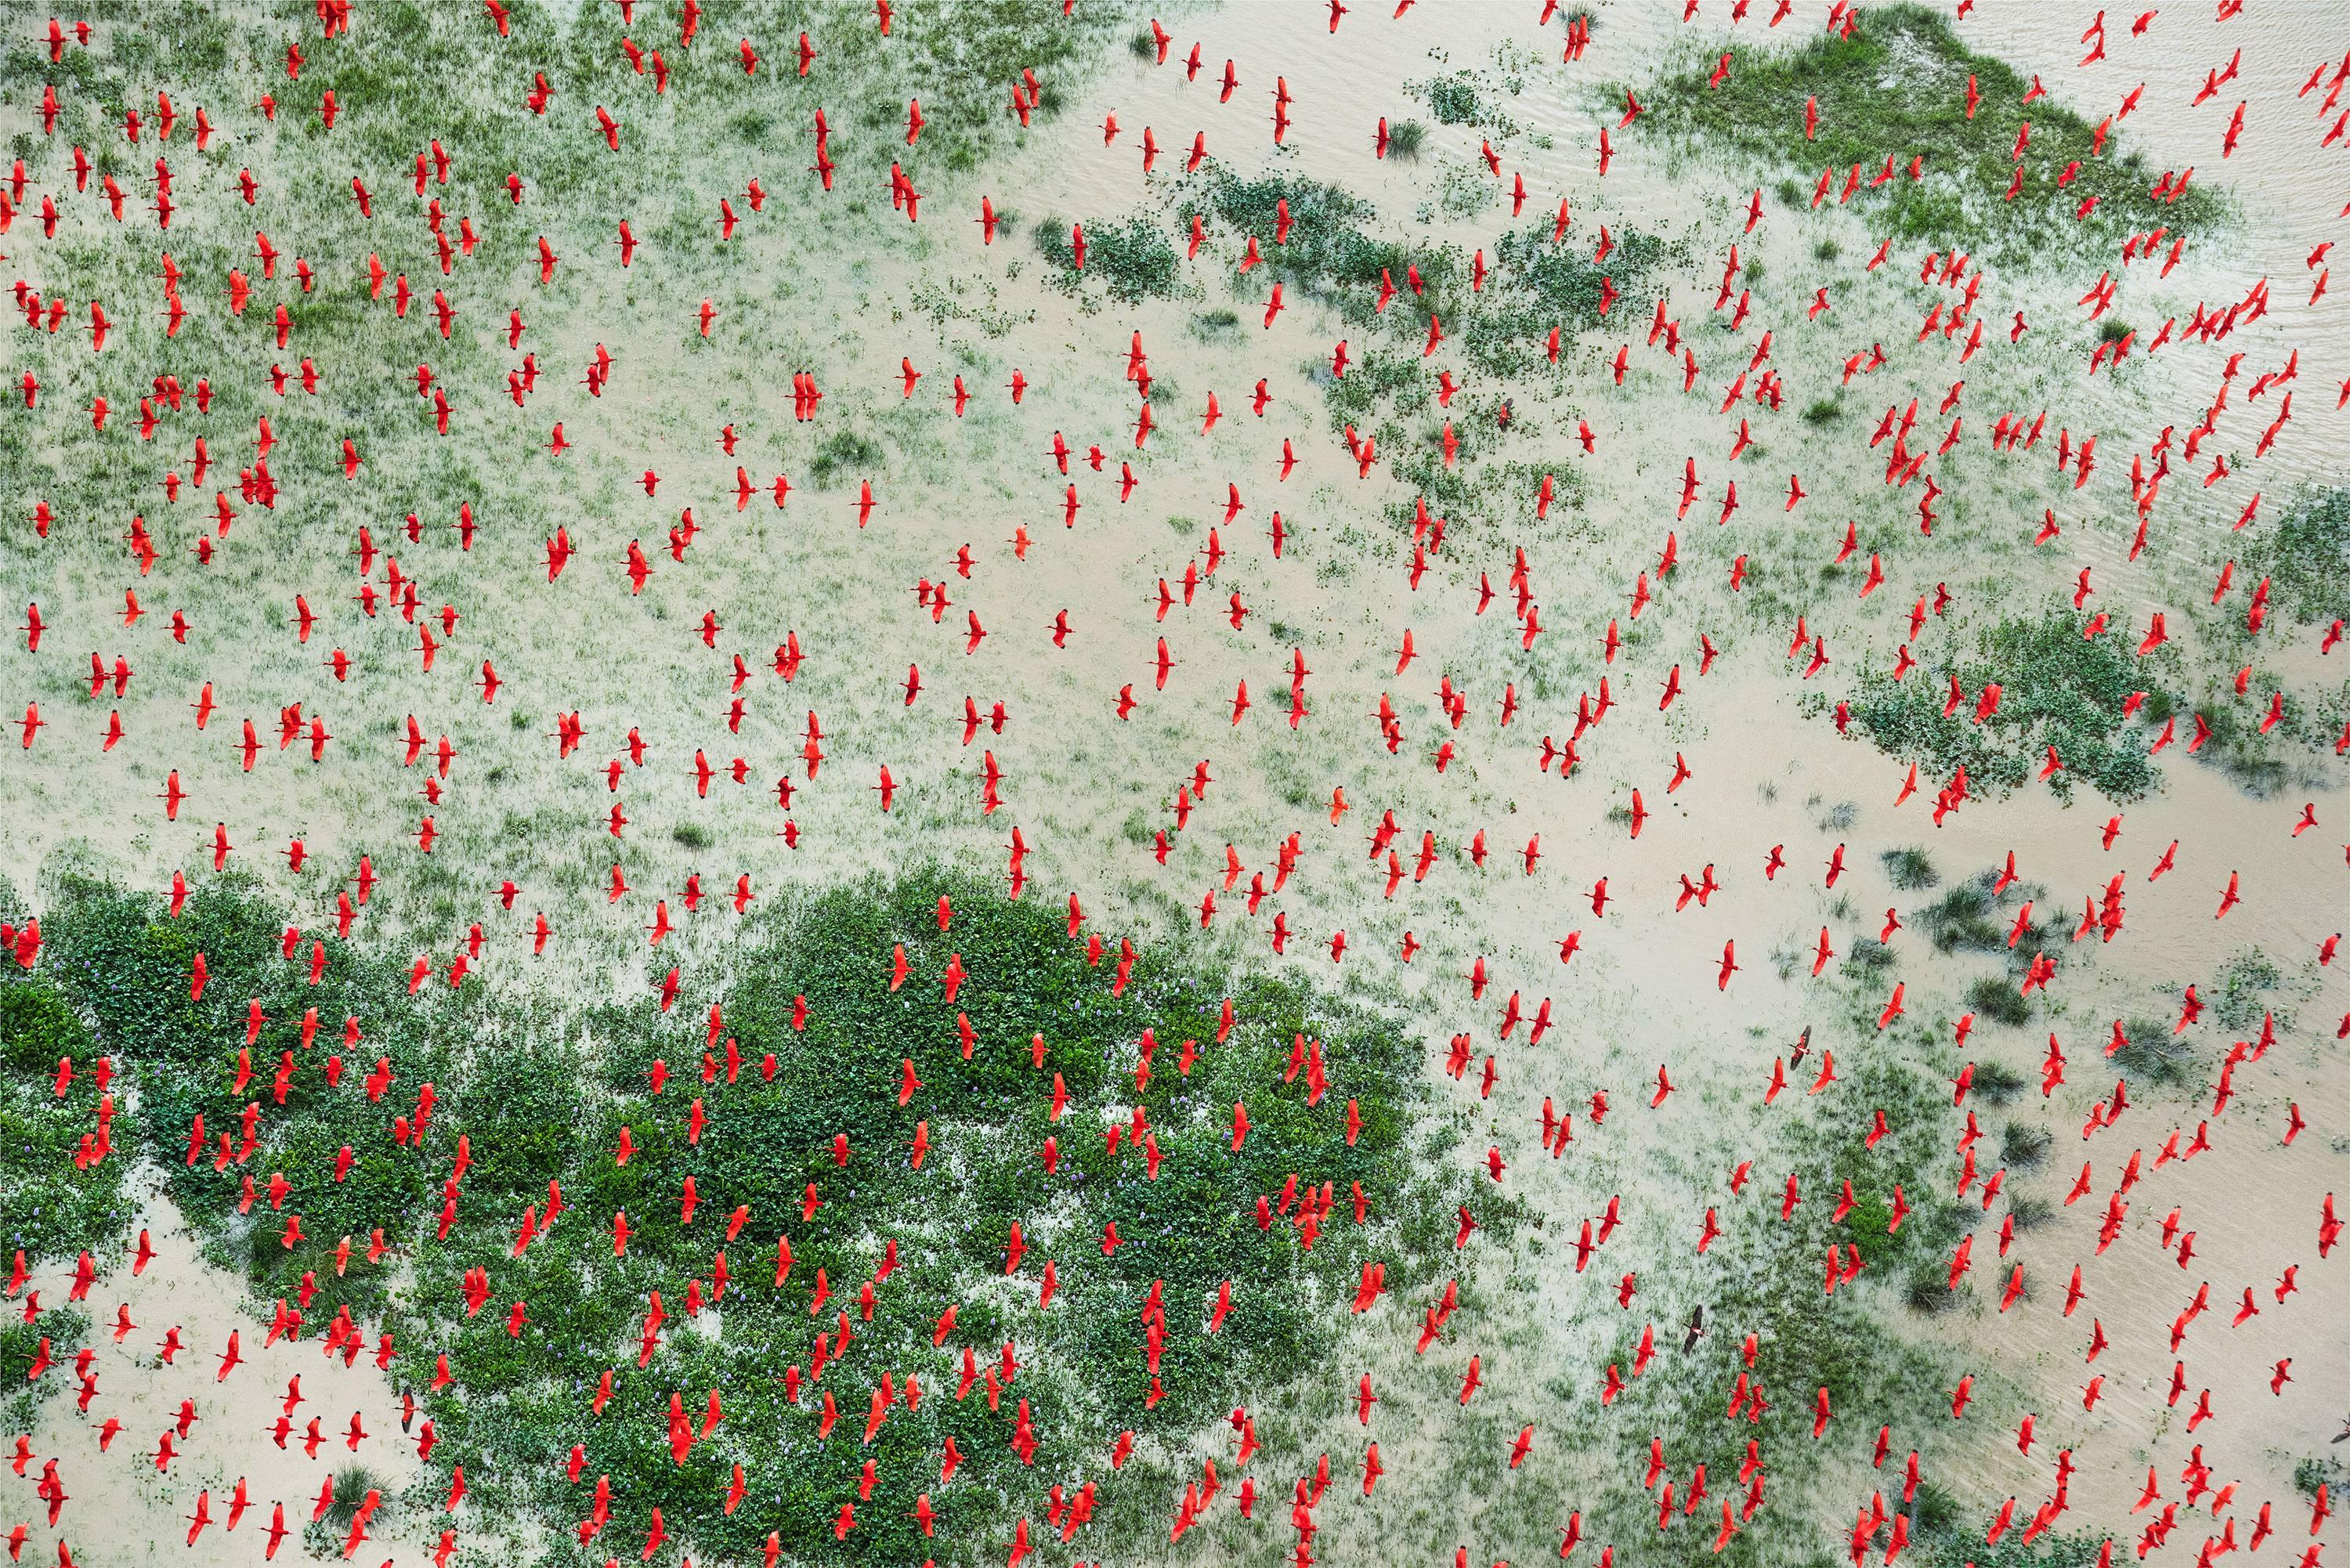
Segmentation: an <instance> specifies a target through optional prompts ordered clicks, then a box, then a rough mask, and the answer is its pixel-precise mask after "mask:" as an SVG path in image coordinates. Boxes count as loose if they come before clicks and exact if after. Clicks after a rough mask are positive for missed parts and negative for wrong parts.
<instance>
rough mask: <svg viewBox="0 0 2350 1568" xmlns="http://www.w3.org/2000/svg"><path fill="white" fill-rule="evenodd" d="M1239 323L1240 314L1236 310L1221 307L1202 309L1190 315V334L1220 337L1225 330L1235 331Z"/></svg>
mask: <svg viewBox="0 0 2350 1568" xmlns="http://www.w3.org/2000/svg"><path fill="white" fill-rule="evenodd" d="M1240 324H1241V316H1240V312H1239V311H1237V310H1226V309H1223V308H1222V307H1219V308H1217V309H1214V310H1203V311H1201V312H1200V314H1199V315H1197V316H1194V317H1191V336H1193V337H1222V336H1223V335H1224V334H1225V333H1227V332H1232V331H1237V330H1238V329H1239V327H1240Z"/></svg>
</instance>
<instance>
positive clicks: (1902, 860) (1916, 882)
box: [1879, 844, 1942, 893]
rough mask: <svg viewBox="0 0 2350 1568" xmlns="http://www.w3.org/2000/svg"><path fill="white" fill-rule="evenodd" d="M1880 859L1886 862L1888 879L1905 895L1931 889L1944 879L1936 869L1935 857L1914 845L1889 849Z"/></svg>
mask: <svg viewBox="0 0 2350 1568" xmlns="http://www.w3.org/2000/svg"><path fill="white" fill-rule="evenodd" d="M1879 858H1881V859H1882V860H1883V861H1884V862H1885V875H1886V877H1887V879H1888V880H1889V881H1891V882H1892V884H1893V885H1894V886H1895V887H1896V888H1900V889H1901V890H1902V891H1903V892H1905V893H1914V892H1916V891H1918V889H1919V888H1931V887H1933V886H1935V885H1936V884H1938V883H1939V882H1940V881H1941V879H1942V876H1941V873H1940V872H1939V871H1937V870H1935V869H1934V857H1932V856H1930V855H1929V854H1927V853H1926V851H1925V850H1923V849H1921V848H1919V847H1918V846H1916V845H1914V844H1913V845H1908V846H1905V847H1903V848H1899V849H1888V850H1887V851H1886V852H1885V853H1884V855H1883V856H1881V857H1879Z"/></svg>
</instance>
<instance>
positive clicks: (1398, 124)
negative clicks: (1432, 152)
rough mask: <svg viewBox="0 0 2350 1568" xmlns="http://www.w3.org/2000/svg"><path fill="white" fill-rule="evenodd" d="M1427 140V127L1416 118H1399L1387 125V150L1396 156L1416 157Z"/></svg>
mask: <svg viewBox="0 0 2350 1568" xmlns="http://www.w3.org/2000/svg"><path fill="white" fill-rule="evenodd" d="M1426 140H1428V127H1427V126H1425V125H1423V124H1421V123H1420V122H1419V120H1416V119H1399V120H1395V121H1392V122H1391V123H1390V124H1389V125H1388V152H1389V153H1391V154H1393V155H1394V156H1395V157H1398V158H1417V157H1419V150H1420V146H1421V144H1422V143H1423V142H1425V141H1426Z"/></svg>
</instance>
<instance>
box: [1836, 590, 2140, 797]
mask: <svg viewBox="0 0 2350 1568" xmlns="http://www.w3.org/2000/svg"><path fill="white" fill-rule="evenodd" d="M1953 675H1955V676H1956V677H1957V679H1958V681H1959V684H1960V687H1961V688H1962V689H1963V691H1964V693H1965V697H1964V700H1963V701H1960V703H1959V704H1958V705H1957V706H1956V708H1955V709H1952V710H1951V711H1948V712H1945V711H1944V710H1945V709H1946V708H1949V707H1950V701H1949V687H1950V677H1951V676H1953ZM2142 683H2144V684H2151V680H2150V677H2149V676H2148V675H2147V673H2146V671H2145V670H2143V669H2142V667H2141V664H2140V662H2139V661H2138V660H2137V659H2135V658H2134V657H2133V656H2132V654H2131V652H2130V650H2129V649H2127V648H2126V646H2124V642H2123V639H2122V638H2121V637H2119V636H2117V635H2115V634H2113V633H2110V632H2109V633H2107V634H2106V635H2105V636H2102V637H2098V638H2095V639H2089V638H2084V637H2083V636H2082V635H2081V624H2080V621H2079V619H2078V618H2076V617H2074V616H2072V615H2070V614H2069V613H2067V612H2065V611H2064V610H2063V609H2061V608H2058V607H2054V606H2051V607H2048V608H2046V609H2044V610H2043V611H2041V612H2040V613H2038V614H2033V615H2014V616H2008V617H2004V618H2002V619H2000V620H1999V621H1998V622H1996V623H1995V624H1993V625H1992V626H1991V627H1990V628H1988V629H1986V630H1984V631H1982V632H1981V633H1980V634H1979V635H1978V636H1977V638H1976V642H1975V649H1974V651H1973V653H1972V655H1971V656H1970V657H1966V658H1962V659H1957V660H1940V661H1937V660H1933V659H1928V660H1926V661H1925V662H1923V663H1922V664H1921V665H1920V667H1919V668H1918V669H1917V670H1912V671H1911V672H1910V673H1909V675H1908V679H1906V680H1898V681H1897V680H1894V679H1893V678H1892V677H1891V676H1890V675H1889V674H1888V673H1887V672H1885V671H1882V670H1873V671H1871V672H1870V673H1869V674H1867V675H1865V676H1863V677H1862V678H1861V681H1860V685H1859V688H1858V690H1857V691H1855V693H1854V695H1853V698H1852V709H1851V711H1852V718H1853V722H1854V723H1855V725H1856V727H1857V728H1858V730H1859V731H1860V732H1861V733H1862V734H1864V735H1866V737H1868V738H1869V739H1870V740H1872V741H1874V742H1876V743H1877V746H1878V747H1879V748H1880V749H1881V750H1883V751H1885V752H1887V753H1889V754H1891V755H1893V756H1895V757H1899V758H1905V759H1907V760H1909V761H1912V762H1915V763H1918V764H1919V767H1920V768H1921V770H1924V771H1927V772H1930V773H1931V774H1934V776H1935V778H1936V781H1937V783H1938V784H1947V783H1948V782H1949V781H1950V779H1951V778H1952V777H1953V776H1954V775H1955V774H1957V772H1958V770H1959V769H1960V767H1962V766H1963V767H1964V768H1965V769H1966V770H1967V782H1968V786H1969V789H1970V793H1973V794H2001V793H2004V792H2006V791H2008V790H2012V789H2015V788H2018V787H2020V786H2022V785H2023V784H2028V783H2030V782H2032V781H2033V779H2035V778H2036V777H2037V776H2038V775H2039V774H2040V773H2041V771H2042V770H2043V767H2044V765H2045V763H2046V757H2047V749H2048V748H2049V747H2050V746H2054V747H2055V748H2056V754H2057V756H2058V758H2059V759H2060V760H2061V762H2062V763H2063V765H2062V766H2061V767H2060V768H2059V769H2058V770H2057V772H2056V773H2055V774H2054V776H2052V777H2051V778H2050V779H2049V781H2048V786H2049V788H2050V789H2052V790H2054V792H2055V793H2056V794H2057V795H2058V796H2059V797H2060V798H2064V799H2069V798H2071V794H2072V791H2073V789H2074V784H2075V783H2076V782H2079V781H2085V782H2086V783H2088V784H2091V785H2092V786H2094V787H2095V789H2097V790H2098V791H2100V792H2101V793H2102V794H2105V795H2106V796H2107V797H2108V798H2110V799H2113V800H2117V801H2120V800H2135V799H2137V797H2138V796H2140V795H2142V794H2146V793H2147V791H2148V790H2150V789H2152V788H2153V787H2154V786H2155V784H2156V783H2157V782H2158V777H2159V775H2158V773H2157V771H2156V769H2155V765H2154V763H2153V761H2152V759H2151V758H2150V757H2149V756H2148V754H2147V742H2146V739H2145V738H2144V737H2143V735H2142V734H2141V732H2139V730H2138V729H2137V726H2136V725H2134V724H2133V723H2132V722H2130V721H2129V720H2126V719H2125V718H2124V717H2123V709H2124V707H2125V706H2126V704H2127V702H2128V701H2129V698H2130V695H2131V693H2132V692H2133V691H2141V690H2143V689H2144V685H2142ZM1993 684H1996V685H1997V686H1999V688H2000V696H1999V707H1998V709H1997V711H1995V712H1993V713H1991V716H1990V717H1989V718H1987V719H1985V720H1983V721H1982V722H1976V720H1975V713H1976V711H1977V710H1978V707H1979V704H1980V702H1981V694H1982V692H1983V690H1984V688H1985V687H1987V686H1990V685H1993ZM1921 782H1922V781H1921Z"/></svg>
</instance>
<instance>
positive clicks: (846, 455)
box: [808, 430, 881, 490]
mask: <svg viewBox="0 0 2350 1568" xmlns="http://www.w3.org/2000/svg"><path fill="white" fill-rule="evenodd" d="M880 461H881V444H880V442H879V441H874V440H872V439H871V438H869V437H867V436H864V435H860V434H858V432H857V431H852V430H837V431H833V432H832V433H831V434H830V435H828V436H827V437H825V438H824V440H823V441H821V442H819V443H818V444H817V446H816V456H815V457H813V458H812V459H810V460H809V462H808V477H809V478H810V479H811V480H812V481H814V482H815V484H816V488H817V489H818V490H828V489H830V488H831V487H832V486H833V484H834V483H836V482H837V481H839V480H842V479H847V478H849V477H851V476H852V475H857V474H866V473H870V472H872V470H873V467H874V465H875V464H877V463H879V462H880Z"/></svg>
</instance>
